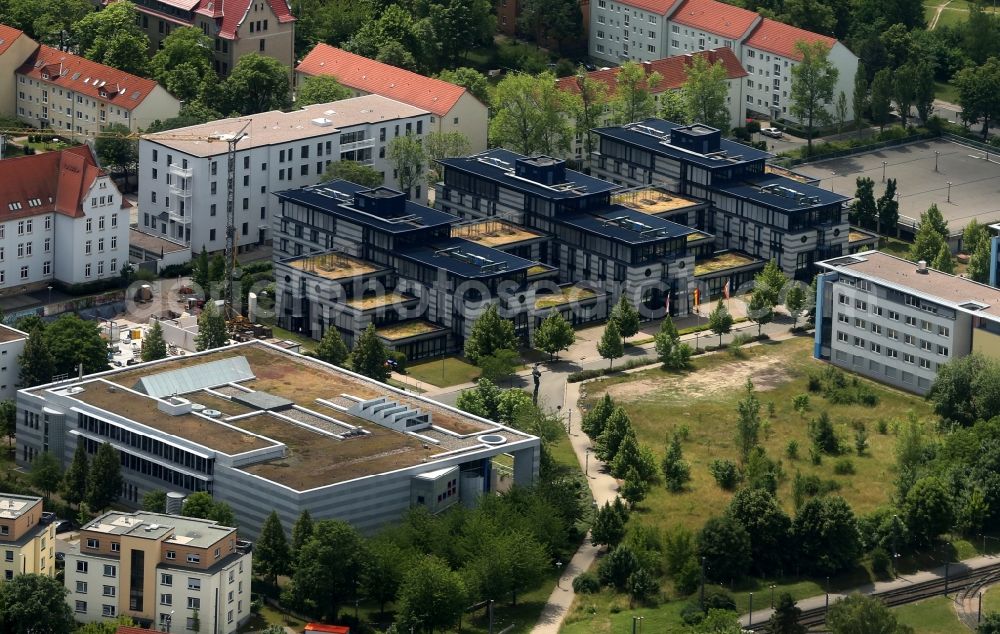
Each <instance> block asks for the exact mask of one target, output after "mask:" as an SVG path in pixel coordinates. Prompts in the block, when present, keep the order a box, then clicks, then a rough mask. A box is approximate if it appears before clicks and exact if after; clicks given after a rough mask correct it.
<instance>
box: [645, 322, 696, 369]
mask: <svg viewBox="0 0 1000 634" xmlns="http://www.w3.org/2000/svg"><path fill="white" fill-rule="evenodd" d="M654 341H655V343H656V358H657V360H658V361H659V362H660V363H662V364H663V367H664V368H666V369H668V370H683V369H685V368H687V367H688V365H689V364H690V362H691V346H689V345H687V344H686V343H681V337H680V334H679V333H678V332H677V326H675V325H674V320H672V319H671V318H670V315H665V316H664V317H663V321H662V322H660V330H659V332H657V333H656V335H655V337H654Z"/></svg>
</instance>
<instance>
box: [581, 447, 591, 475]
mask: <svg viewBox="0 0 1000 634" xmlns="http://www.w3.org/2000/svg"><path fill="white" fill-rule="evenodd" d="M584 452H585V453H584V462H583V475H585V476H587V477H588V478H589V477H590V447H587V448H586V449H584Z"/></svg>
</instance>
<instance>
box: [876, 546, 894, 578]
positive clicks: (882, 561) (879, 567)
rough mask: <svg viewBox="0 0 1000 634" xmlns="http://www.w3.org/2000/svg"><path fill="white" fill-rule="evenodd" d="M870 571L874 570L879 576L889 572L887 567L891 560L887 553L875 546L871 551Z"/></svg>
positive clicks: (884, 575)
mask: <svg viewBox="0 0 1000 634" xmlns="http://www.w3.org/2000/svg"><path fill="white" fill-rule="evenodd" d="M871 557H872V572H874V573H875V574H876V575H878V576H879V577H886V576H888V574H889V567H890V564H891V563H892V560H891V559H890V558H889V553H887V552H885V550H884V549H882V548H876V549H875V550H873V551H872V555H871Z"/></svg>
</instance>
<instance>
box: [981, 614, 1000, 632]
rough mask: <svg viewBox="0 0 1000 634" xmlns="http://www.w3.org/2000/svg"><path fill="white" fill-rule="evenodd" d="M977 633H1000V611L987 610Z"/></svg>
mask: <svg viewBox="0 0 1000 634" xmlns="http://www.w3.org/2000/svg"><path fill="white" fill-rule="evenodd" d="M976 634H1000V612H987V613H986V614H984V615H983V620H982V622H981V623H980V624H979V626H978V627H977V628H976Z"/></svg>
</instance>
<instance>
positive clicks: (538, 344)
mask: <svg viewBox="0 0 1000 634" xmlns="http://www.w3.org/2000/svg"><path fill="white" fill-rule="evenodd" d="M574 341H576V333H575V332H573V326H571V325H570V323H569V322H568V321H566V318H565V317H563V316H562V313H560V312H559V311H557V310H554V311H552V312H551V313H549V314H548V316H546V317H545V319H543V320H542V323H540V324H539V325H538V328H536V329H535V338H534V342H533V343H534V346H535V348H537V349H539V350H541V351H542V352H547V353H548V354H549V359H552V358H553V357H558V355H559V352H560V351H561V350H567V349H568V348H569V347H570V346H572V345H573V342H574Z"/></svg>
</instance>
